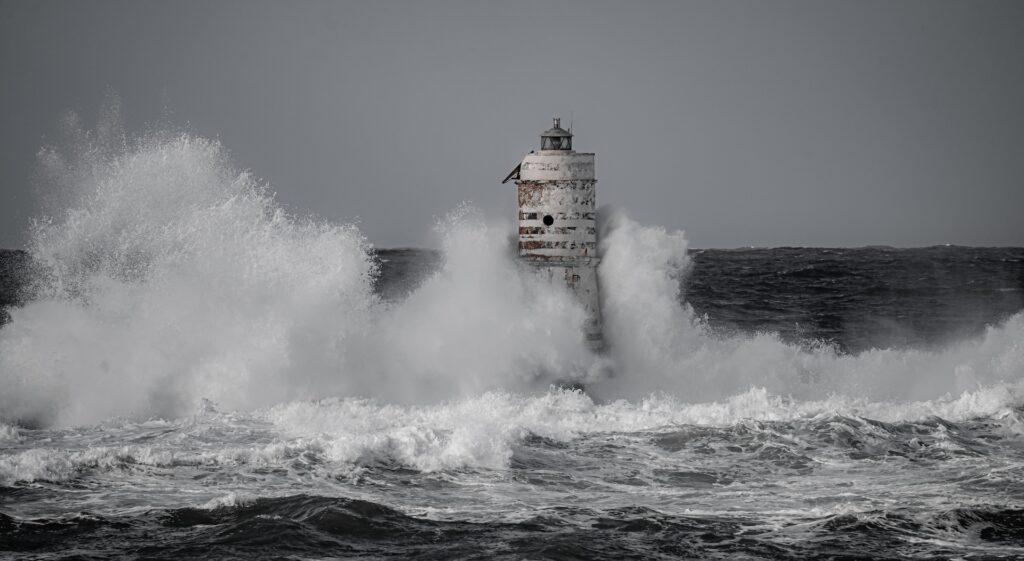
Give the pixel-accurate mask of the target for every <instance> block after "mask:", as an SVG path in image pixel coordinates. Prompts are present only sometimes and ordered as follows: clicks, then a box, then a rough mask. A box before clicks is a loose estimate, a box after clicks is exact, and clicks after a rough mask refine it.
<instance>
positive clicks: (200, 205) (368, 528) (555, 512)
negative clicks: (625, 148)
mask: <svg viewBox="0 0 1024 561" xmlns="http://www.w3.org/2000/svg"><path fill="white" fill-rule="evenodd" d="M69 126H70V128H71V130H72V133H71V134H70V135H69V136H70V137H71V140H70V141H68V142H67V143H66V144H65V145H63V146H60V147H50V148H47V149H44V150H43V151H42V152H41V153H40V172H39V176H40V178H41V179H40V181H41V182H42V183H43V184H45V185H46V186H47V187H46V188H47V189H48V193H49V194H50V200H51V206H50V208H48V209H47V213H46V215H45V216H43V217H40V218H38V219H36V220H34V221H33V225H32V232H31V237H30V239H31V241H30V244H29V247H28V250H29V253H30V255H31V257H32V261H33V274H32V276H31V282H30V283H29V284H28V285H27V286H26V287H24V290H25V293H26V303H25V304H24V305H23V306H20V307H15V308H11V309H10V310H9V314H10V317H11V321H10V322H9V323H8V324H6V325H4V326H2V327H0V388H2V391H0V556H2V557H7V558H12V559H14V558H17V559H25V558H38V559H60V558H72V557H74V558H91V559H107V558H110V559H114V558H117V559H120V558H138V559H142V558H260V557H264V558H294V559H320V558H338V557H357V556H362V557H367V558H391V557H395V558H438V559H441V558H480V559H485V558H486V559H494V558H508V559H522V558H530V559H532V558H557V559H597V558H602V559H621V558H638V559H640V558H643V559H649V558H659V557H661V558H680V557H683V558H687V557H689V558H730V559H732V558H751V559H761V558H772V559H779V558H782V559H785V558H792V559H808V558H839V557H842V558H970V559H982V558H1024V343H1022V340H1024V313H1021V312H1020V306H1019V305H1017V306H1016V307H1015V308H1013V309H1006V310H1004V311H1005V312H1006V314H1005V317H999V318H993V320H992V321H991V322H989V324H988V326H987V327H984V328H983V329H981V330H980V331H979V332H978V333H975V334H972V335H971V336H965V337H960V338H956V339H954V340H950V341H944V342H943V343H942V344H940V345H930V346H920V345H919V346H914V345H909V346H907V345H889V346H885V345H882V346H876V347H871V348H865V349H859V350H855V351H849V350H845V349H842V348H840V347H839V346H838V345H836V344H835V343H834V342H830V341H827V340H820V339H815V338H813V337H812V338H810V339H808V340H803V341H795V340H792V339H791V338H788V337H785V336H783V335H781V334H780V333H778V332H775V331H770V330H760V331H759V330H754V331H743V330H734V331H724V330H721V329H717V328H716V326H715V324H714V323H715V318H714V311H713V310H712V311H711V312H708V313H707V314H702V313H698V312H696V311H695V310H694V308H693V306H692V305H691V304H690V303H689V302H688V300H687V297H686V287H687V282H688V279H689V276H688V275H690V274H691V272H692V269H693V258H692V256H691V252H689V251H688V249H689V248H688V242H687V240H686V237H685V236H684V234H683V233H682V232H670V231H666V230H665V229H663V228H660V227H656V226H646V225H642V224H639V223H637V222H635V221H633V220H631V219H630V218H628V216H626V215H625V214H624V213H622V212H614V211H605V212H604V213H603V217H602V231H601V242H600V243H601V249H600V251H601V254H602V255H601V256H602V262H601V265H600V269H599V275H600V282H601V289H602V293H603V303H602V306H603V314H604V318H605V335H606V338H607V341H608V344H609V351H608V353H607V354H606V355H602V356H595V355H594V354H592V353H590V352H589V351H588V350H587V347H586V346H585V344H584V343H583V340H582V338H581V334H580V327H581V325H582V323H583V321H584V319H585V317H584V314H583V312H582V310H581V309H580V308H579V307H578V306H577V304H576V303H575V301H574V299H573V298H572V296H571V295H570V294H568V293H567V292H566V291H565V290H564V289H563V288H562V287H559V286H556V285H551V284H545V283H544V281H543V280H542V279H540V278H537V277H535V276H533V275H532V274H531V272H530V271H529V270H528V269H524V268H521V267H519V266H518V265H517V264H516V262H515V259H514V256H513V251H512V250H511V248H510V245H509V235H508V234H509V232H511V231H512V230H513V227H512V223H511V221H508V222H502V221H500V220H499V221H495V220H489V219H487V218H486V217H484V216H483V215H482V213H481V212H479V211H477V210H475V209H474V208H473V207H472V206H470V205H465V204H464V205H459V206H455V208H454V209H453V211H452V212H451V213H450V214H449V215H448V216H445V217H443V218H441V219H439V220H438V224H437V228H436V235H437V244H438V246H439V247H440V248H441V249H440V253H439V254H438V255H439V257H438V258H437V260H436V263H435V262H431V263H430V264H429V265H427V264H425V263H426V261H425V260H426V257H423V258H422V259H420V262H419V264H420V266H419V267H418V268H417V269H416V271H415V274H413V273H411V272H409V271H406V272H405V273H408V274H406V275H405V276H403V277H402V283H403V284H401V286H400V287H399V288H400V290H399V289H395V290H392V291H391V292H389V293H388V296H387V297H385V296H384V295H382V291H381V288H380V285H381V284H382V283H384V284H389V283H390V284H391V285H395V284H396V283H397V282H398V281H396V280H394V279H392V278H388V277H387V276H386V275H384V273H383V272H382V271H383V269H384V268H385V267H384V265H386V264H387V257H386V256H387V252H386V251H383V250H378V249H376V248H374V247H373V246H372V245H371V244H370V243H369V241H368V240H367V239H366V238H365V237H364V236H363V235H362V234H361V232H360V231H359V229H358V228H357V227H356V226H353V225H337V224H332V223H330V222H328V221H325V220H322V219H318V218H316V217H302V216H296V215H295V214H293V213H290V212H287V211H286V210H285V209H284V208H283V207H282V206H281V205H280V204H278V203H277V202H276V200H275V198H274V195H273V192H272V191H271V188H270V186H268V185H266V184H264V183H263V182H261V181H259V180H258V179H256V177H255V176H254V175H253V174H252V173H251V172H248V171H244V170H239V169H238V168H237V167H236V166H235V165H234V164H233V163H232V161H231V157H230V154H229V153H228V152H227V150H226V149H225V148H224V147H223V146H222V145H221V144H220V143H219V142H217V141H213V140H208V139H204V138H201V137H197V136H195V135H192V134H188V133H182V132H174V131H166V130H165V131H157V132H151V133H149V134H146V135H142V136H139V137H131V136H129V135H126V134H125V133H124V132H123V131H121V130H120V128H119V127H118V126H117V125H116V123H108V124H106V125H103V126H101V127H99V128H98V129H97V130H95V131H84V130H81V129H80V128H75V127H76V126H75V123H71V124H70V125H69ZM453 206H454V205H453ZM1019 253H1020V252H1019V251H1018V252H1016V253H1014V252H1010V253H1009V254H1007V255H1008V257H1007V256H1004V255H1002V254H1000V256H997V257H998V259H1003V261H1006V262H1014V263H1019V262H1020V261H1019V259H1020V258H1021V257H1020V255H1019ZM424 255H426V253H424ZM998 259H996V261H998ZM1013 259H1017V260H1018V261H1013ZM784 264H785V263H784V261H782V260H781V258H780V267H782V266H783V265H784ZM395 274H397V273H395ZM879 274H884V273H879ZM407 277H408V278H407ZM1021 282H1024V279H1022V281H1021ZM1022 288H1024V287H1022V286H1019V285H1017V286H1009V287H1007V288H1006V290H1009V291H1020V290H1021V289H1022ZM736 297H737V298H738V297H739V296H736ZM750 303H751V304H752V303H753V300H751V301H750ZM709 316H710V317H709ZM570 384H577V385H579V386H581V387H583V388H585V390H584V391H580V390H579V389H567V387H569V385H570Z"/></svg>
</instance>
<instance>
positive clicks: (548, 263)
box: [520, 257, 606, 353]
mask: <svg viewBox="0 0 1024 561" xmlns="http://www.w3.org/2000/svg"><path fill="white" fill-rule="evenodd" d="M520 261H521V262H523V263H524V264H526V265H528V266H530V267H531V268H533V269H535V270H536V271H537V272H538V273H540V274H541V275H542V276H543V277H545V278H546V279H548V280H550V281H551V282H553V283H556V284H564V285H565V286H566V288H568V289H569V291H570V292H572V293H573V295H575V296H576V300H577V301H578V302H579V303H580V305H581V306H582V307H583V310H584V312H586V314H587V318H586V320H585V321H584V323H583V340H584V342H585V343H586V345H587V347H588V348H589V349H590V350H591V351H593V352H594V353H602V352H604V350H605V348H606V345H605V340H604V330H603V322H602V320H601V293H600V290H599V287H598V280H597V265H598V263H599V261H600V260H599V259H597V258H593V257H591V258H583V259H560V260H553V259H538V258H529V257H521V258H520Z"/></svg>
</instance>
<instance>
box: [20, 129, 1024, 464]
mask: <svg viewBox="0 0 1024 561" xmlns="http://www.w3.org/2000/svg"><path fill="white" fill-rule="evenodd" d="M103 130H105V131H107V132H105V133H104V134H102V135H92V134H90V133H83V132H79V133H76V134H75V135H72V136H74V138H75V139H76V140H75V142H74V143H73V144H72V146H71V147H69V148H67V149H63V150H58V149H48V150H46V151H44V153H43V157H42V168H43V171H42V172H41V176H43V177H47V178H49V180H50V183H51V184H54V185H57V187H56V189H57V190H58V191H59V192H60V193H62V195H61V197H58V198H60V199H61V200H63V201H65V202H64V205H65V206H64V207H63V208H62V209H60V210H59V212H57V211H55V212H54V214H53V215H52V216H51V217H50V218H48V219H43V220H40V221H38V222H37V224H36V226H35V228H34V230H33V234H32V242H31V245H30V250H31V253H32V255H33V258H34V260H35V261H36V262H37V263H38V264H39V265H40V268H41V269H43V270H45V271H46V272H45V274H42V275H40V276H39V279H38V282H37V286H36V287H35V290H34V292H35V294H36V297H35V299H34V300H33V301H32V302H30V303H29V304H27V305H26V306H24V307H22V308H17V309H14V310H12V311H11V315H12V320H13V321H12V323H11V324H9V325H7V326H5V327H4V328H3V329H0V384H2V386H3V390H4V391H3V392H2V393H0V418H2V419H5V420H7V421H18V422H20V423H22V424H29V425H32V424H44V425H46V424H49V425H58V426H61V425H76V424H82V423H95V422H98V421H101V420H104V419H108V418H111V417H115V416H126V417H129V418H142V419H144V418H149V417H165V418H174V417H180V416H182V415H186V414H188V413H189V412H191V411H193V410H194V409H195V407H196V404H198V403H200V402H201V401H202V400H203V399H208V400H210V401H211V402H214V403H217V404H218V406H219V407H220V408H221V409H222V410H227V411H231V410H240V411H243V410H253V409H259V408H266V407H270V406H273V405H276V404H282V403H290V402H294V401H296V400H309V399H322V398H339V399H348V398H364V397H368V398H374V399H377V400H380V401H381V402H384V403H390V404H408V405H416V404H419V405H424V404H432V403H438V402H446V401H449V400H460V399H470V398H475V397H477V396H480V395H482V394H484V393H485V392H494V391H498V392H511V393H512V394H517V395H518V394H523V395H531V394H543V393H544V392H546V391H548V388H549V386H550V384H551V383H552V382H556V381H580V382H584V383H585V384H586V387H587V391H588V393H589V395H590V396H592V397H593V398H594V399H597V400H598V401H599V402H614V400H617V399H622V398H625V399H628V400H631V401H632V402H634V403H637V402H639V401H641V400H643V399H646V398H648V397H649V396H651V395H652V394H653V395H665V396H670V397H671V398H672V399H675V400H680V401H681V402H682V403H691V404H699V403H712V402H714V403H718V402H726V401H728V400H730V399H732V398H733V397H734V396H742V395H747V394H748V392H750V391H752V390H751V388H756V389H757V391H760V392H765V395H767V396H769V397H770V398H772V396H775V397H777V396H785V399H791V400H792V399H795V400H806V401H811V402H815V403H817V402H822V403H853V402H859V401H858V400H863V401H864V402H865V403H883V404H885V403H893V402H896V403H901V402H907V401H910V400H913V401H915V402H921V403H930V402H931V401H932V400H936V399H945V400H952V401H953V402H956V400H957V399H960V398H959V397H958V396H962V397H963V398H964V399H966V398H967V397H966V396H970V395H985V396H1002V398H1000V399H1003V398H1005V399H1006V400H1011V401H1012V400H1015V399H1018V397H1017V392H1016V390H1013V391H1003V392H1000V391H998V388H1016V387H1017V384H1018V383H1019V381H1020V380H1021V378H1024V347H1022V345H1021V343H1020V341H1021V340H1022V334H1024V316H1022V315H1021V314H1018V315H1016V316H1013V317H1011V318H1010V319H1009V320H1008V321H1006V322H1005V323H1004V324H1002V325H999V326H993V327H991V328H989V329H988V331H987V332H986V333H985V334H984V335H983V336H982V337H980V338H977V339H969V340H963V341H959V342H956V343H953V344H950V345H947V346H946V347H944V348H942V349H939V350H935V351H924V350H916V349H874V350H869V351H864V352H861V353H858V354H845V353H842V352H839V351H837V350H836V349H835V348H833V347H831V346H829V345H827V344H820V345H810V346H807V345H804V346H799V345H793V344H789V343H786V342H784V341H782V340H781V339H780V338H779V336H778V335H776V334H773V333H749V334H739V335H729V336H722V335H718V334H715V333H713V332H712V331H711V330H710V329H708V327H707V325H705V323H704V321H703V320H702V319H701V318H699V317H696V316H695V314H694V313H693V311H692V310H691V309H690V307H689V306H688V305H687V304H685V303H684V302H681V300H682V297H681V291H682V287H683V286H684V284H683V282H684V281H685V275H686V273H687V270H688V266H689V261H688V257H687V253H686V250H687V241H686V238H685V236H684V235H683V233H682V232H668V231H666V230H664V229H662V228H658V227H650V226H643V225H640V224H637V223H636V222H634V221H632V220H630V219H628V218H627V217H625V216H622V215H619V216H617V217H613V218H612V219H610V220H606V221H605V226H604V227H603V228H602V242H601V250H602V255H603V262H602V265H601V269H600V271H599V274H600V282H601V286H602V291H603V294H604V313H605V319H606V323H605V328H606V331H607V333H606V335H607V337H608V341H609V343H610V348H609V352H608V355H607V356H605V357H595V356H593V355H592V354H591V353H589V352H588V351H587V350H586V348H585V347H584V345H583V342H582V338H581V336H580V325H581V322H582V321H583V317H584V316H583V314H582V310H580V309H579V307H578V305H577V304H576V303H575V301H574V300H573V299H572V297H571V295H569V294H568V293H567V292H566V291H565V290H564V288H562V287H559V286H554V285H552V284H551V283H547V282H544V281H543V280H542V279H539V278H537V277H536V276H533V275H532V274H531V273H530V272H529V271H527V270H523V269H522V268H520V267H518V266H517V265H516V263H515V260H514V258H513V257H512V252H511V251H510V249H509V247H508V245H507V242H508V232H509V231H511V224H508V223H500V222H499V223H490V222H488V221H486V220H484V219H483V218H482V217H481V216H480V215H479V213H478V212H477V211H474V210H472V209H471V208H470V207H460V208H458V209H456V210H455V211H454V212H452V213H451V214H450V215H448V216H446V217H444V218H442V219H441V220H440V221H439V225H438V230H437V234H438V238H439V244H440V246H441V248H442V254H443V263H442V265H441V267H440V269H438V270H437V271H435V272H434V273H432V274H431V275H429V276H428V277H427V278H425V279H423V281H422V282H421V283H420V284H419V286H418V287H417V288H416V289H415V290H412V291H411V292H410V293H409V294H408V295H407V296H406V297H405V298H403V299H400V300H397V301H394V302H384V301H381V300H380V299H379V297H378V296H377V295H376V294H375V293H374V291H373V279H374V276H375V275H376V274H377V264H376V262H375V260H374V257H373V253H372V250H371V248H370V247H369V245H368V244H367V242H366V240H365V239H364V237H363V236H362V234H361V233H360V232H359V231H358V229H357V228H355V227H353V226H349V225H343V226H338V225H334V224H330V223H327V222H324V221H320V220H315V219H307V218H299V217H296V216H293V215H289V214H288V213H286V212H284V211H283V210H282V208H281V207H280V206H279V205H278V204H277V203H276V202H275V201H274V198H273V195H272V193H271V192H270V190H269V187H268V186H267V185H265V184H263V183H261V182H260V181H258V180H256V179H255V178H254V177H253V176H252V174H250V173H248V172H245V171H241V170H238V169H237V168H236V167H234V166H233V164H232V163H231V161H230V157H229V154H228V153H227V151H226V150H225V149H224V147H223V146H221V145H220V144H219V143H218V142H215V141H210V140H206V139H202V138H198V137H195V136H193V135H189V134H182V133H154V134H150V135H146V136H143V137H141V138H138V139H126V138H125V137H123V136H119V133H116V131H117V128H116V127H106V128H104V129H103ZM111 131H114V132H111ZM607 362H610V363H611V364H613V365H614V368H613V369H612V374H611V375H610V376H609V375H608V370H607V369H604V368H602V366H603V365H604V364H606V363H607ZM833 398H835V399H836V400H837V401H833ZM780 399H781V398H780ZM1001 403H1002V402H1001ZM694 406H695V407H696V405H694ZM736 414H737V415H745V414H750V413H749V412H746V413H744V412H743V411H739V410H737V411H736ZM466 434H468V433H466ZM503 434H504V433H503ZM514 434H515V435H517V436H515V437H512V440H511V441H515V440H516V438H519V437H520V436H522V434H523V433H518V432H517V433H514ZM478 436H480V437H481V438H484V435H478ZM503 438H504V437H503ZM502 449H503V448H502ZM488 454H489V453H488ZM488 454H485V455H487V456H488V457H489V458H492V459H493V458H499V457H504V456H503V455H502V454H504V452H500V453H497V452H496V454H497V456H494V455H488ZM494 461H497V462H498V463H500V461H498V460H494ZM494 461H492V460H487V461H486V462H485V463H488V465H491V464H493V463H494ZM424 465H425V464H424ZM446 465H447V464H446Z"/></svg>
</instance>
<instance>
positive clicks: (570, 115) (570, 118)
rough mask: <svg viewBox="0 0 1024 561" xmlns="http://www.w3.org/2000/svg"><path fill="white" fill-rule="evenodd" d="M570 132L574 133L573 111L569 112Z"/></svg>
mask: <svg viewBox="0 0 1024 561" xmlns="http://www.w3.org/2000/svg"><path fill="white" fill-rule="evenodd" d="M569 134H572V111H570V112H569Z"/></svg>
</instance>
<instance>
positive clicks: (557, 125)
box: [540, 117, 572, 150]
mask: <svg viewBox="0 0 1024 561" xmlns="http://www.w3.org/2000/svg"><path fill="white" fill-rule="evenodd" d="M561 121H562V120H561V119H559V118H558V117H555V122H554V126H553V127H551V128H550V129H548V130H546V131H544V133H543V134H541V135H540V149H541V150H572V133H571V132H569V131H567V130H565V129H563V128H562V127H561Z"/></svg>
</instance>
